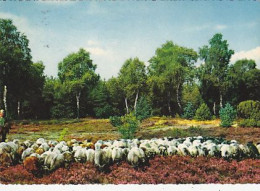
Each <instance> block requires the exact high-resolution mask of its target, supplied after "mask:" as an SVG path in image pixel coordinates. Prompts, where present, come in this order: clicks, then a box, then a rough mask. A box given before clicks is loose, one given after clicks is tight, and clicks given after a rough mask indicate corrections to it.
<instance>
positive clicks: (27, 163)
mask: <svg viewBox="0 0 260 191" xmlns="http://www.w3.org/2000/svg"><path fill="white" fill-rule="evenodd" d="M23 166H24V168H25V169H26V170H27V171H28V172H31V173H33V174H34V175H37V174H38V172H39V170H40V168H41V166H40V163H39V159H38V158H37V157H35V156H29V157H26V158H25V160H24V161H23Z"/></svg>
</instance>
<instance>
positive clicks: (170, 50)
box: [148, 41, 197, 115]
mask: <svg viewBox="0 0 260 191" xmlns="http://www.w3.org/2000/svg"><path fill="white" fill-rule="evenodd" d="M196 60H197V53H196V52H195V51H194V50H193V49H189V48H186V47H182V46H179V45H177V44H174V43H173V42H172V41H167V42H166V43H165V44H163V45H162V46H161V47H160V48H158V49H157V50H156V54H155V56H153V57H152V58H151V59H150V60H149V62H150V65H149V67H148V71H149V79H148V85H149V87H150V97H151V102H152V103H153V104H154V105H153V108H161V110H162V111H161V114H166V115H173V114H174V112H173V111H181V110H182V108H181V105H180V104H181V100H180V99H181V97H180V95H181V89H182V86H183V84H184V82H185V81H188V78H189V75H190V74H191V73H192V72H191V71H192V70H193V67H194V63H195V62H196Z"/></svg>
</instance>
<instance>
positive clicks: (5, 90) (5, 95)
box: [3, 86, 8, 118]
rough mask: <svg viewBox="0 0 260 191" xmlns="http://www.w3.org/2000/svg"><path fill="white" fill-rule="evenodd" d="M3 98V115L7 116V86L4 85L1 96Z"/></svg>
mask: <svg viewBox="0 0 260 191" xmlns="http://www.w3.org/2000/svg"><path fill="white" fill-rule="evenodd" d="M3 100H4V106H5V117H6V118H7V116H8V108H7V101H6V100H7V87H6V86H4V98H3Z"/></svg>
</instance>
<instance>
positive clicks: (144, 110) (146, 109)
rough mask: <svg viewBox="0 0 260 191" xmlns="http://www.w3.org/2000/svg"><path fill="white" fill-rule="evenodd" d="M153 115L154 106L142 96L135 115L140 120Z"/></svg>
mask: <svg viewBox="0 0 260 191" xmlns="http://www.w3.org/2000/svg"><path fill="white" fill-rule="evenodd" d="M151 115H152V107H151V105H150V104H149V103H148V101H147V100H146V98H145V97H141V98H140V99H139V101H138V102H137V104H136V113H135V116H136V118H137V119H138V120H140V121H142V120H144V119H147V118H148V117H150V116H151Z"/></svg>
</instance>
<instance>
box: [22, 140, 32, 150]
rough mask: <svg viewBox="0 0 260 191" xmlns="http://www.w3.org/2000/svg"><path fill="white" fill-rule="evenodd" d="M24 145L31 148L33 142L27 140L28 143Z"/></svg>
mask: <svg viewBox="0 0 260 191" xmlns="http://www.w3.org/2000/svg"><path fill="white" fill-rule="evenodd" d="M23 144H24V145H25V146H26V147H27V148H29V147H31V146H32V144H33V142H32V141H30V140H26V141H24V142H23Z"/></svg>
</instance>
